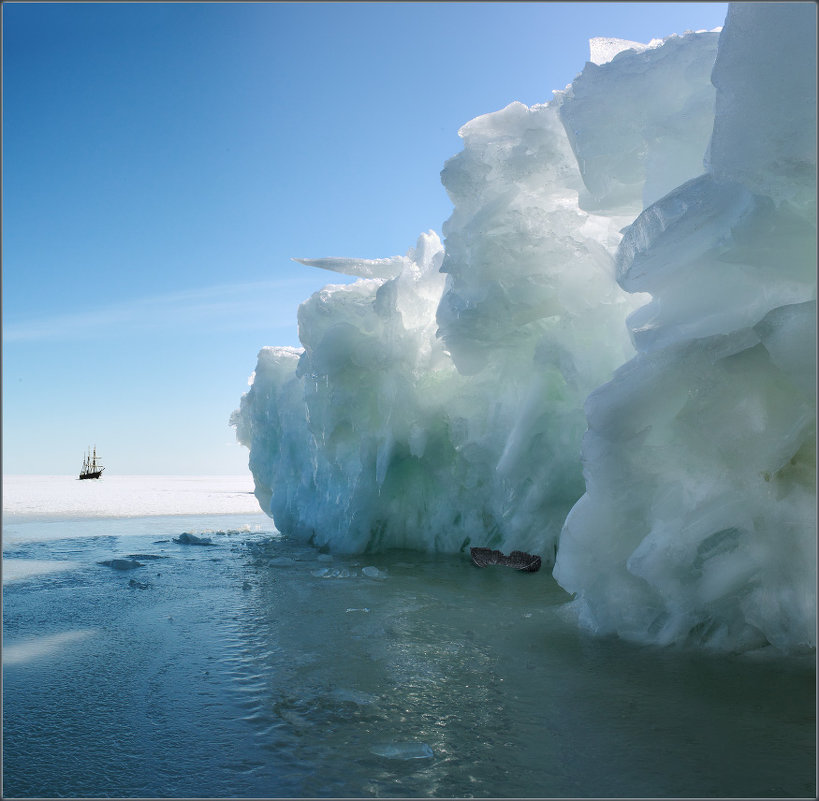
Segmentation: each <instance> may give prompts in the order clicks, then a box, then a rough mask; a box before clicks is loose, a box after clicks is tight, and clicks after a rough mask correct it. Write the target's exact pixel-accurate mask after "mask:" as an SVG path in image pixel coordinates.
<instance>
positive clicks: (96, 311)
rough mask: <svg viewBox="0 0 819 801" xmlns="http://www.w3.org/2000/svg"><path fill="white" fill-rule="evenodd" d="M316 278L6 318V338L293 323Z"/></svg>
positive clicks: (40, 338) (62, 338) (248, 327)
mask: <svg viewBox="0 0 819 801" xmlns="http://www.w3.org/2000/svg"><path fill="white" fill-rule="evenodd" d="M314 284H315V282H314V281H311V280H310V279H307V278H292V279H285V280H279V281H257V282H248V283H240V284H220V285H217V286H210V287H204V288H198V289H191V290H186V291H182V292H172V293H167V294H164V295H155V296H153V297H143V298H135V299H132V300H128V301H124V302H121V303H115V304H110V305H107V306H101V307H97V308H91V309H86V310H83V311H77V312H71V313H68V314H56V315H50V316H44V317H37V318H32V317H29V318H26V319H16V320H15V319H13V318H12V319H8V317H9V315H6V318H7V319H5V320H4V322H3V340H4V341H5V342H6V343H11V342H43V341H50V340H58V341H65V340H78V339H88V338H92V337H98V336H99V335H100V332H104V333H105V336H106V338H110V337H114V336H118V335H119V336H127V335H129V334H134V333H140V334H145V333H150V332H165V333H174V332H176V333H179V334H183V333H188V334H190V333H196V332H199V331H205V330H206V331H209V332H213V331H240V330H253V329H274V328H283V327H286V326H289V325H292V324H293V321H294V319H295V315H296V307H297V305H298V303H300V302H301V301H302V300H305V299H306V298H307V297H308V295H309V294H310V292H311V291H312V289H314V288H315V287H314Z"/></svg>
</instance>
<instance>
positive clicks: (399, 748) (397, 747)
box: [370, 743, 432, 759]
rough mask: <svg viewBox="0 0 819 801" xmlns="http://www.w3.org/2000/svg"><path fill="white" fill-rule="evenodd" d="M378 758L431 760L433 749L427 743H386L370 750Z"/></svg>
mask: <svg viewBox="0 0 819 801" xmlns="http://www.w3.org/2000/svg"><path fill="white" fill-rule="evenodd" d="M370 751H372V753H374V754H375V755H376V756H381V757H386V758H387V759H429V758H430V757H431V756H432V749H431V748H430V747H429V746H428V745H427V744H426V743H386V744H385V745H376V746H374V747H373V748H371V749H370Z"/></svg>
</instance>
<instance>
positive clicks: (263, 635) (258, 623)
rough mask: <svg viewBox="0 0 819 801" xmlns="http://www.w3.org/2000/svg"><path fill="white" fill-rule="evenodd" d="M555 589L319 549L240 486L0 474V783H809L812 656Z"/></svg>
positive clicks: (706, 789)
mask: <svg viewBox="0 0 819 801" xmlns="http://www.w3.org/2000/svg"><path fill="white" fill-rule="evenodd" d="M183 534H188V535H193V537H197V538H200V539H209V540H210V541H211V543H212V544H211V545H196V544H190V542H184V541H183V542H175V541H174V540H177V539H180V538H181V539H182V540H186V539H187V540H190V536H189V537H187V538H186V537H181V535H183ZM112 560H129V561H132V562H138V563H140V565H141V566H139V567H136V566H133V567H130V568H129V569H118V568H117V567H116V566H111V565H104V564H100V563H101V562H106V561H108V562H110V561H112ZM114 565H119V566H120V567H122V566H123V565H122V564H121V563H118V562H115V563H114ZM567 600H568V596H567V595H566V594H565V593H564V592H563V591H562V590H561V589H560V588H559V587H558V586H557V584H556V583H555V582H554V581H553V580H552V578H551V577H550V575H549V574H548V572H547V571H541V572H539V573H534V574H521V573H516V572H514V571H512V570H510V569H508V568H500V567H498V568H486V569H478V568H475V567H474V566H472V565H471V564H470V561H469V558H468V555H455V556H432V555H423V554H419V553H414V552H390V553H384V554H377V555H376V554H372V555H361V556H355V557H349V556H345V557H339V556H334V555H331V554H324V553H319V552H318V551H317V550H315V549H313V548H310V547H307V546H305V545H304V544H301V543H298V542H295V541H291V540H289V539H288V538H286V537H283V536H281V535H280V534H279V533H278V532H277V531H276V529H275V528H274V526H273V524H272V521H271V520H270V519H269V518H267V517H266V516H265V515H263V514H262V513H261V512H260V511H259V510H258V506H257V504H256V501H255V498H254V497H253V495H252V479H251V478H250V477H249V476H248V477H246V478H245V477H235V476H230V477H145V476H134V477H120V476H105V477H104V478H103V479H102V480H100V481H83V482H80V481H77V480H76V479H74V478H73V477H67V476H62V477H61V476H55V477H43V476H38V477H19V476H17V477H15V476H6V477H4V479H3V790H2V795H3V797H5V798H13V797H40V798H42V797H56V796H61V797H65V796H69V797H70V796H74V797H77V796H81V797H200V798H201V797H205V798H208V797H227V798H236V797H254V798H265V797H372V796H387V797H407V796H409V797H430V796H436V797H470V796H474V797H490V796H492V797H589V796H594V797H624V796H626V797H635V796H638V797H658V796H659V797H669V796H683V797H746V798H748V797H771V796H773V797H783V796H784V797H809V798H813V797H815V792H816V781H815V776H816V737H815V734H816V728H815V708H816V704H815V669H814V667H815V661H814V656H813V655H810V656H806V657H801V658H797V657H788V658H785V657H777V656H776V655H773V654H768V653H764V652H763V653H755V654H750V655H745V656H733V655H725V654H719V655H718V654H705V653H695V652H694V653H692V652H686V651H681V650H678V649H663V650H660V649H653V648H640V647H635V646H632V645H628V644H626V643H623V642H620V641H617V640H613V639H596V638H594V637H591V636H589V635H588V634H584V633H583V632H581V631H579V630H578V629H577V628H576V626H575V625H574V623H572V621H571V619H570V618H569V617H568V616H567V615H566V613H565V603H566V601H567Z"/></svg>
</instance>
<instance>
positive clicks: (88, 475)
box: [80, 468, 105, 481]
mask: <svg viewBox="0 0 819 801" xmlns="http://www.w3.org/2000/svg"><path fill="white" fill-rule="evenodd" d="M104 469H105V468H103V470H104ZM101 475H102V470H97V471H95V472H93V473H80V481H82V480H83V479H84V478H99V477H100V476H101Z"/></svg>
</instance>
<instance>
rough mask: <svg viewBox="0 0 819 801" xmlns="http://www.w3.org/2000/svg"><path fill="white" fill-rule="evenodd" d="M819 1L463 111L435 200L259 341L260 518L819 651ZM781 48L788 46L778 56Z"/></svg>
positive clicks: (239, 417) (615, 55)
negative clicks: (416, 228) (408, 238)
mask: <svg viewBox="0 0 819 801" xmlns="http://www.w3.org/2000/svg"><path fill="white" fill-rule="evenodd" d="M815 33H816V9H815V6H814V5H813V4H810V3H784V4H777V3H770V4H769V3H735V4H731V6H730V7H729V12H728V16H727V18H726V21H725V25H724V27H723V28H722V29H721V31H720V30H716V31H699V32H695V33H694V32H687V33H685V34H683V35H681V36H676V35H674V36H671V37H668V38H666V39H662V40H654V41H652V42H651V43H650V44H649V45H639V46H637V45H636V43H633V42H627V41H624V40H603V39H599V40H593V41H592V44H591V55H592V58H591V60H590V61H589V62H587V64H586V66H585V68H584V69H583V71H582V72H581V73H580V74H579V75H578V76H577V78H576V79H575V80H574V81H573V82H572V84H571V85H570V86H568V87H566V89H565V90H563V91H559V92H555V93H554V97H553V99H552V100H551V101H550V102H548V103H544V104H541V105H535V106H531V107H527V106H525V105H523V104H522V103H511V104H510V105H508V106H507V107H506V108H504V109H502V110H500V111H497V112H494V113H491V114H486V115H483V116H481V117H478V118H476V119H474V120H472V121H470V122H468V123H467V124H466V125H464V126H463V127H462V128H461V130H460V132H459V133H460V136H461V138H462V140H463V150H462V151H461V152H460V153H458V154H457V155H455V156H454V157H452V158H451V159H449V160H448V161H447V162H446V164H445V165H444V168H443V170H442V173H441V179H442V181H443V184H444V186H445V188H446V190H447V192H448V194H449V196H450V198H451V200H452V203H453V211H452V214H451V216H450V218H449V219H448V220H447V221H446V222H444V224H443V229H442V233H443V236H444V241H443V243H442V242H441V239H440V238H439V237H438V235H437V234H436V233H435V232H433V231H429V232H426V233H423V234H421V236H420V237H419V238H418V241H417V243H416V244H415V247H413V248H410V249H409V250H408V251H407V253H406V254H405V255H403V256H394V257H391V258H385V259H369V260H364V259H344V258H322V259H298V260H297V261H299V262H301V263H303V264H306V265H310V266H313V267H321V268H323V269H327V270H330V271H335V272H340V273H344V274H346V275H351V276H354V277H355V278H356V279H357V280H355V281H354V282H353V283H350V284H337V285H328V286H326V287H325V288H324V289H322V290H321V291H320V292H317V293H316V294H314V295H313V296H312V297H311V298H309V299H308V300H306V301H305V302H304V303H303V304H302V305H301V307H300V308H299V337H300V340H301V343H302V348H300V349H296V348H275V347H272V348H263V349H262V350H261V352H260V353H259V357H258V364H257V367H256V371H255V373H254V375H253V378H252V385H251V387H250V389H249V391H248V392H247V393H246V394H245V395H244V396H243V397H242V399H241V403H240V408H239V409H238V410H237V411H236V412H235V413H234V415H233V417H232V422H233V424H234V425H235V427H236V430H237V436H238V438H239V440H240V442H242V443H244V444H245V445H247V446H248V448H249V451H250V456H249V464H250V469H251V471H252V473H253V476H254V479H255V485H256V496H257V498H258V500H259V502H260V504H261V506H262V508H263V509H264V510H265V511H266V512H267V513H268V514H270V515H271V516H272V517H273V519H274V520H275V523H276V526H277V528H278V529H279V530H280V531H282V532H284V533H286V534H288V535H291V536H296V537H300V538H303V539H305V540H309V541H311V542H312V543H313V544H315V545H318V546H326V547H327V548H329V549H331V550H334V551H338V552H348V553H350V552H364V551H377V550H384V549H388V548H414V549H420V550H427V551H444V552H457V551H459V550H463V549H465V548H466V546H467V545H468V544H470V543H471V544H472V545H480V546H484V547H489V548H495V549H498V550H501V551H512V550H521V551H528V552H533V553H538V554H540V555H541V556H542V557H543V559H544V564H545V565H548V566H550V567H551V566H552V565H551V562H552V561H553V560H554V559H555V554H556V561H555V562H554V565H553V566H554V572H553V575H554V577H555V578H556V580H557V581H558V582H559V583H560V584H561V585H562V586H563V587H564V588H565V589H566V590H568V591H569V592H571V593H574V595H575V600H574V601H573V602H572V605H571V612H572V613H573V614H574V615H575V616H576V619H577V621H578V622H579V624H580V625H582V626H585V627H587V628H589V629H590V630H593V631H596V632H601V633H613V634H617V635H619V636H621V637H625V638H627V639H631V640H635V641H638V642H646V643H656V644H664V645H667V644H672V643H684V644H696V645H704V646H707V647H714V648H719V649H727V650H738V651H742V650H748V649H752V648H757V647H760V646H764V645H773V646H775V647H776V648H779V649H782V650H785V651H790V650H800V649H804V648H814V647H815V595H816V593H815V586H816V576H815V545H816V534H815V525H816V521H815V436H816V434H815V378H816V367H815V315H816V309H815V302H816V269H815V268H816V216H815V215H816V181H815V165H816V117H815V108H816V44H815ZM785 54H787V56H785Z"/></svg>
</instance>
